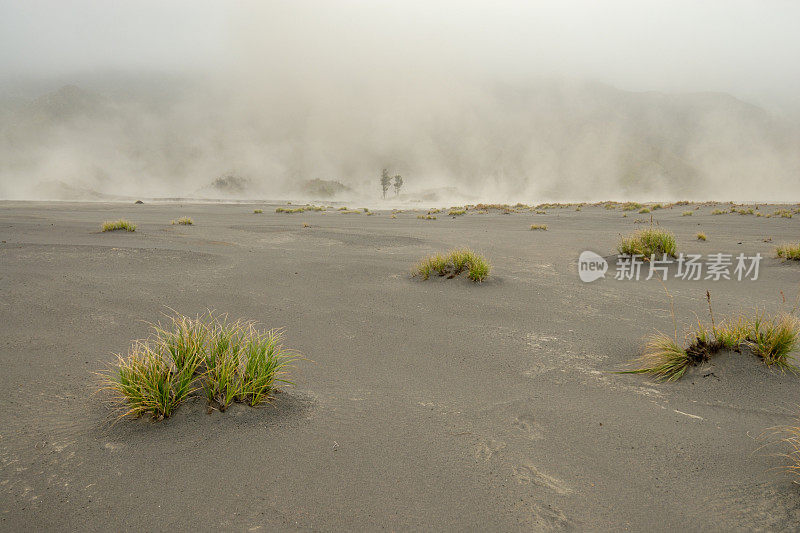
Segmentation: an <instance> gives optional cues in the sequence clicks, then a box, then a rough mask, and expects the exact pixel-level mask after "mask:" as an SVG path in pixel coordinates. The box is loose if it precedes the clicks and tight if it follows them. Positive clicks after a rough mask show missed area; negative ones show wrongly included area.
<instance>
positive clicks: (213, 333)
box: [103, 312, 299, 420]
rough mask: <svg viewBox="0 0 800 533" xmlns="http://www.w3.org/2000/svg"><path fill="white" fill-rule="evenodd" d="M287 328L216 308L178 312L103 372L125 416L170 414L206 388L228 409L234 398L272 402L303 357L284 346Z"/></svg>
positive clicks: (214, 400)
mask: <svg viewBox="0 0 800 533" xmlns="http://www.w3.org/2000/svg"><path fill="white" fill-rule="evenodd" d="M281 336H282V332H280V331H278V330H270V331H260V330H258V329H257V328H256V326H255V323H253V322H242V321H237V322H229V321H228V320H227V318H225V317H222V318H218V317H215V316H213V315H212V314H211V313H210V312H209V313H206V314H205V315H202V316H198V317H197V318H194V319H193V318H188V317H184V316H181V315H176V316H175V317H172V318H171V323H170V324H168V325H167V326H165V327H161V326H155V327H154V334H153V336H152V337H151V338H150V339H148V340H144V341H136V342H134V343H133V346H132V348H131V350H130V352H129V354H128V355H127V356H126V357H122V356H117V359H118V360H117V364H116V368H115V369H112V370H111V371H109V372H107V373H105V374H103V382H104V385H103V388H105V389H108V390H110V391H111V392H112V395H113V397H114V399H115V400H116V403H117V405H118V407H119V408H120V410H121V411H122V414H121V416H122V417H124V416H134V417H138V416H142V415H145V414H149V415H151V416H152V417H153V418H154V419H157V420H160V419H163V418H167V417H169V416H170V415H172V413H173V412H174V411H175V409H176V408H177V407H178V406H179V405H180V404H181V403H183V402H184V401H186V400H187V399H188V398H189V397H190V396H191V395H192V394H193V393H194V392H195V391H197V390H199V389H202V390H203V392H204V394H205V397H206V400H207V401H208V403H209V405H210V406H213V407H216V408H217V409H219V410H221V411H224V410H225V409H226V408H227V407H228V406H229V405H230V404H231V403H233V402H242V403H246V404H248V405H251V406H255V405H258V404H260V403H262V402H264V401H267V400H269V399H270V397H271V392H272V391H273V390H274V387H275V385H276V384H277V383H280V382H283V383H291V382H289V381H286V380H285V379H283V377H282V376H283V374H284V373H285V370H286V368H287V366H288V365H289V364H290V363H291V362H292V361H294V360H295V359H297V358H298V357H299V355H298V354H296V353H295V352H292V351H290V350H287V349H285V348H283V346H282V344H281Z"/></svg>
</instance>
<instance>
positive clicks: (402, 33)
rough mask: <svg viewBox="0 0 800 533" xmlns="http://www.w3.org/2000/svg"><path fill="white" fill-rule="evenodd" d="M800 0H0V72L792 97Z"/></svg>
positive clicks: (797, 76)
mask: <svg viewBox="0 0 800 533" xmlns="http://www.w3.org/2000/svg"><path fill="white" fill-rule="evenodd" d="M798 28H800V2H794V1H790V0H758V1H756V0H754V1H736V0H720V1H700V0H692V1H679V0H670V1H659V2H653V1H644V0H633V1H603V2H599V1H562V0H558V1H555V0H553V1H549V2H512V1H501V2H489V1H485V2H474V1H472V2H469V1H463V0H462V1H458V2H436V1H430V0H421V1H420V0H404V1H403V2H388V1H375V0H363V1H332V0H320V1H296V0H295V1H288V0H287V1H285V2H275V1H262V2H235V1H221V0H216V1H204V0H191V1H186V0H180V1H166V0H160V1H152V0H136V1H119V0H97V1H87V0H71V1H64V0H49V1H48V0H19V1H9V0H0V75H2V76H3V77H5V78H8V77H13V76H19V75H26V74H33V75H37V76H41V75H50V74H53V75H63V74H70V73H75V72H82V71H84V72H85V71H98V70H103V69H115V70H132V71H136V70H140V69H147V70H155V71H161V70H167V71H195V72H196V71H210V72H213V71H215V70H217V69H219V68H225V67H227V66H230V65H237V64H238V65H245V67H247V68H251V67H256V66H259V67H260V66H263V67H264V68H275V69H279V71H280V72H283V73H287V72H291V71H295V70H296V71H297V72H300V73H305V72H315V73H317V74H320V75H324V76H335V75H337V73H341V74H342V75H344V76H356V77H358V76H365V77H366V76H368V75H369V71H370V70H379V71H384V72H389V73H393V74H394V75H396V76H398V77H400V76H424V75H425V73H427V72H431V73H433V72H436V73H437V75H440V76H442V75H443V76H453V77H456V78H457V77H459V76H474V77H478V78H481V79H489V80H492V79H499V80H506V79H509V78H510V79H515V78H522V79H524V78H526V77H532V76H562V77H568V78H576V79H589V80H594V81H601V82H605V83H609V84H611V85H614V86H616V87H619V88H622V89H630V90H663V91H724V92H729V93H732V94H734V95H736V96H739V97H741V98H744V99H748V100H752V101H756V102H760V103H767V104H769V103H770V101H772V100H774V101H776V102H779V103H782V104H786V103H791V104H800V100H798V96H797V95H798V94H800V30H798Z"/></svg>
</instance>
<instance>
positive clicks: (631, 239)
mask: <svg viewBox="0 0 800 533" xmlns="http://www.w3.org/2000/svg"><path fill="white" fill-rule="evenodd" d="M617 251H618V252H619V253H620V254H623V255H637V254H638V255H642V256H644V257H650V256H651V255H658V256H661V255H662V254H667V255H668V256H670V257H676V255H677V251H678V247H677V245H676V243H675V235H674V234H673V233H672V232H670V231H666V230H662V229H659V228H655V227H650V228H645V229H641V230H639V231H636V232H635V233H633V234H632V235H630V236H628V237H622V238H621V239H620V241H619V244H618V245H617Z"/></svg>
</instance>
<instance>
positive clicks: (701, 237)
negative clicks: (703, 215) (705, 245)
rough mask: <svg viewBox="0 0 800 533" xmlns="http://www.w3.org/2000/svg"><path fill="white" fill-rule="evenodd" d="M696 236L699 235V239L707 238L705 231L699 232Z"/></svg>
mask: <svg viewBox="0 0 800 533" xmlns="http://www.w3.org/2000/svg"><path fill="white" fill-rule="evenodd" d="M695 237H697V240H698V241H704V240H706V239H707V237H706V234H705V233H703V232H702V231H700V232H698V233H697V235H695Z"/></svg>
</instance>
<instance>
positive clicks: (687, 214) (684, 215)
mask: <svg viewBox="0 0 800 533" xmlns="http://www.w3.org/2000/svg"><path fill="white" fill-rule="evenodd" d="M693 214H694V211H684V212H683V213H681V216H682V217H690V216H692V215H693Z"/></svg>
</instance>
